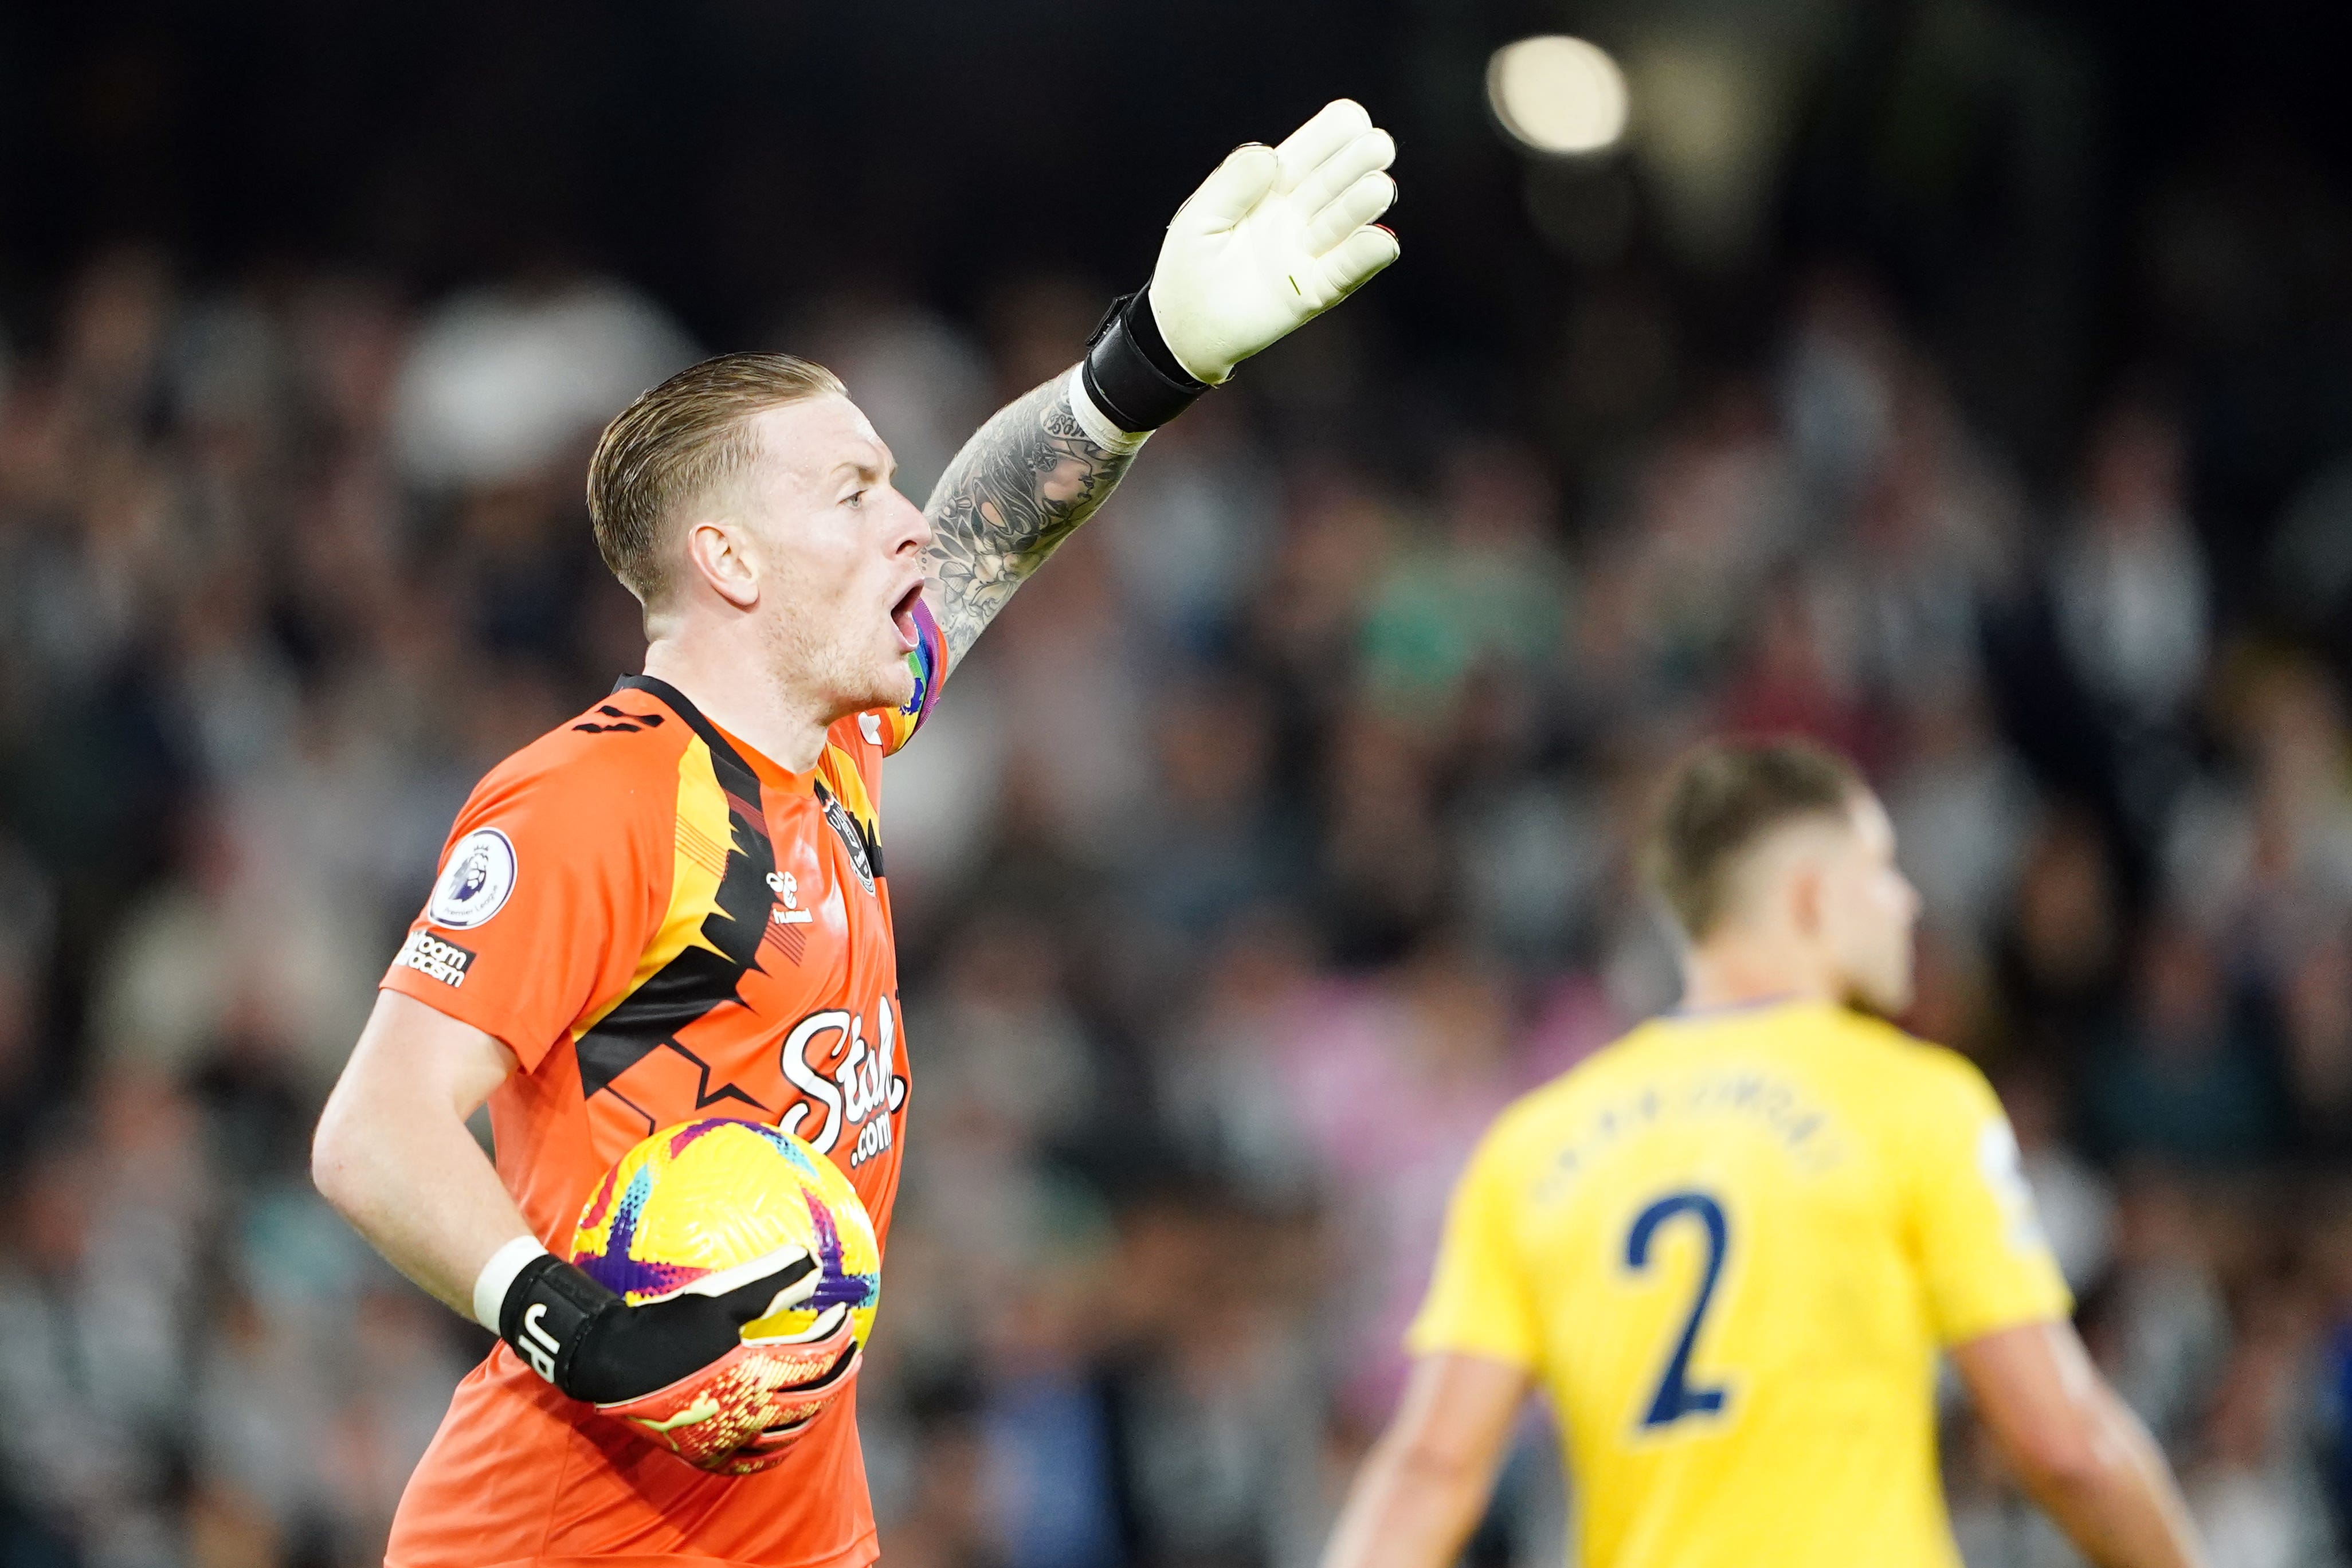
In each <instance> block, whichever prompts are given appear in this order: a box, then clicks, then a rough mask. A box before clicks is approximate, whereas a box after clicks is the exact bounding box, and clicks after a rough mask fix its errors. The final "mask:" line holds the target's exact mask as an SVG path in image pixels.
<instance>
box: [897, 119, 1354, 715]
mask: <svg viewBox="0 0 2352 1568" xmlns="http://www.w3.org/2000/svg"><path fill="white" fill-rule="evenodd" d="M1395 156H1396V143H1395V142H1393V141H1391V139H1390V137H1389V133H1388V132H1385V131H1382V130H1381V129H1380V128H1379V127H1377V126H1375V125H1374V124H1373V123H1372V119H1371V116H1370V114H1367V113H1366V112H1365V111H1364V109H1363V107H1362V106H1361V105H1360V104H1358V103H1355V102H1352V101H1350V100H1347V99H1340V100H1338V101H1337V102H1334V103H1331V104H1328V105H1327V106H1326V107H1325V108H1324V109H1323V110H1322V112H1320V113H1319V114H1318V115H1316V116H1315V118H1314V119H1312V120H1310V121H1307V123H1306V124H1304V125H1302V126H1300V127H1299V128H1298V129H1297V131H1295V132H1291V134H1290V135H1289V136H1288V137H1287V138H1286V139H1285V140H1284V142H1282V144H1281V145H1280V146H1278V147H1268V146H1265V144H1263V143H1261V142H1246V143H1244V144H1243V145H1242V146H1240V147H1237V148H1235V149H1234V151H1233V153H1231V154H1230V155H1228V156H1227V157H1226V159H1225V161H1224V162H1223V163H1220V164H1218V165H1217V167H1216V170H1215V171H1214V172H1213V174H1210V175H1209V177H1208V178H1207V179H1206V180H1204V181H1203V182H1202V184H1201V187H1200V189H1198V190H1196V191H1194V192H1193V193H1192V197H1191V199H1189V200H1188V201H1186V202H1185V203H1184V205H1182V206H1181V208H1179V209H1178V210H1177V213H1176V216H1175V217H1174V218H1173V219H1171V221H1170V223H1169V225H1168V234H1167V237H1166V238H1165V239H1164V240H1163V241H1162V242H1161V244H1160V259H1159V262H1158V264H1157V265H1156V266H1155V267H1154V268H1152V274H1151V281H1150V283H1149V284H1148V285H1147V286H1146V287H1144V288H1142V289H1138V290H1137V291H1136V292H1135V293H1133V294H1130V295H1128V296H1127V297H1125V298H1124V299H1121V300H1118V302H1117V303H1116V304H1114V305H1113V306H1112V307H1111V309H1110V311H1109V313H1108V315H1107V316H1106V317H1105V318H1104V320H1103V324H1102V326H1101V328H1100V329H1099V330H1098V331H1097V332H1096V334H1095V339H1094V342H1092V343H1091V344H1090V345H1088V347H1087V356H1086V358H1085V359H1084V360H1082V361H1080V362H1079V363H1077V364H1076V365H1075V366H1073V367H1072V368H1071V369H1070V371H1069V372H1068V373H1067V374H1064V375H1059V376H1056V377H1055V378H1054V379H1053V380H1052V381H1049V382H1047V383H1046V384H1044V385H1043V386H1040V387H1037V388H1036V389H1035V390H1034V391H1032V392H1030V393H1028V394H1027V395H1024V396H1023V397H1021V398H1020V399H1018V400H1017V401H1015V402H1013V404H1011V405H1007V406H1006V407H1005V408H1004V409H1003V410H1002V411H1001V412H999V413H998V414H997V416H995V417H994V418H992V419H991V420H990V421H989V422H988V423H987V424H986V425H984V426H982V427H981V429H980V432H979V433H978V434H977V435H975V436H973V437H972V438H971V440H970V441H968V442H966V443H965V444H964V447H963V450H962V451H961V452H960V453H958V454H957V456H956V459H955V461H954V462H953V463H951V464H950V465H949V467H948V470H947V472H946V474H945V475H943V476H942V477H941V478H940V482H939V486H938V488H937V489H935V490H934V491H933V492H932V494H931V500H930V504H929V506H928V507H927V508H926V509H925V510H926V511H927V512H928V513H929V517H930V521H931V527H932V530H933V533H934V538H933V541H932V543H931V547H930V550H929V555H928V557H927V568H928V571H929V587H928V590H927V595H926V596H927V597H928V598H929V601H930V604H931V607H932V610H933V613H934V614H935V615H936V616H938V617H939V621H940V628H941V630H942V631H943V632H944V633H945V634H946V638H947V646H948V655H949V659H948V662H949V666H950V668H952V667H953V665H954V663H955V660H956V659H957V658H960V657H961V655H962V654H963V653H964V651H965V650H966V649H968V648H969V647H971V644H972V642H973V640H974V639H975V638H977V637H979V636H980V634H981V631H982V628H984V627H985V626H987V625H988V623H989V622H990V621H991V620H992V619H993V618H994V617H995V616H996V613H997V612H998V611H999V610H1001V609H1003V607H1004V604H1005V601H1006V600H1008V599H1010V598H1011V597H1012V596H1013V590H1014V589H1016V588H1018V587H1019V586H1020V585H1021V584H1022V583H1023V582H1024V581H1025V580H1026V579H1027V578H1028V576H1029V574H1031V573H1032V572H1034V571H1035V570H1036V569H1037V566H1038V564H1039V563H1042V562H1043V561H1044V560H1045V557H1046V556H1048V555H1050V554H1052V553H1053V552H1054V550H1055V547H1056V546H1058V545H1059V544H1060V543H1061V542H1062V541H1063V540H1065V539H1066V538H1068V537H1069V536H1070V534H1071V532H1072V531H1075V530H1076V528H1077V526H1078V525H1079V524H1080V523H1082V522H1084V521H1086V520H1087V518H1088V517H1090V516H1092V515H1093V514H1094V511H1095V509H1096V508H1097V507H1099V506H1100V505H1101V504H1102V503H1103V500H1104V498H1105V497H1107V496H1108V495H1109V494H1110V492H1111V489H1112V488H1113V487H1114V486H1116V485H1117V484H1118V480H1119V477H1120V476H1121V475H1122V474H1124V473H1125V472H1126V471H1127V465H1128V464H1129V461H1131V460H1132V459H1133V458H1134V456H1135V453H1136V451H1137V449H1138V448H1139V447H1141V446H1142V445H1143V442H1144V438H1145V437H1147V436H1149V435H1150V433H1151V432H1152V431H1153V430H1154V429H1156V428H1158V427H1159V426H1161V425H1164V424H1166V423H1167V422H1168V421H1169V420H1171V419H1173V418H1174V417H1175V416H1177V415H1179V414H1181V413H1182V412H1183V411H1184V410H1185V409H1186V408H1187V407H1189V406H1191V405H1192V401H1193V400H1194V399H1195V398H1197V397H1199V396H1201V395H1202V394H1203V393H1206V392H1207V391H1209V389H1210V388H1212V387H1214V386H1218V385H1220V384H1223V383H1224V382H1225V381H1226V380H1228V379H1229V378H1231V377H1232V375H1233V374H1234V367H1235V366H1236V365H1238V364H1239V363H1241V362H1242V361H1244V360H1245V359H1247V358H1249V357H1250V355H1252V354H1254V353H1258V352H1259V351H1260V350H1262V349H1265V348H1267V347H1269V346H1271V345H1272V344H1274V343H1275V342H1278V341H1280V340H1281V339H1282V338H1284V337H1286V336H1287V335H1288V334H1289V333H1290V332H1292V331H1296V330H1297V328H1299V327H1301V326H1303V325H1305V324H1306V323H1307V322H1308V321H1312V320H1314V319H1315V318H1316V317H1317V316H1319V315H1321V314H1322V313H1323V312H1324V311H1325V310H1329V309H1330V308H1331V307H1332V306H1334V305H1336V304H1338V303H1339V301H1340V300H1344V299H1346V298H1347V297H1348V296H1349V294H1351V293H1353V292H1355V290H1356V289H1360V288H1361V287H1362V286H1363V285H1364V283H1365V282H1366V281H1367V280H1369V279H1370V278H1371V277H1372V275H1373V274H1374V273H1376V272H1378V271H1380V270H1381V268H1384V267H1386V266H1387V265H1388V264H1389V263H1390V262H1391V261H1394V260H1395V259H1396V258H1397V241H1396V237H1395V236H1394V235H1393V234H1391V233H1390V232H1389V231H1388V230H1387V229H1385V228H1383V227H1381V226H1380V224H1379V222H1378V221H1377V220H1378V219H1379V218H1380V217H1381V215H1382V214H1383V213H1385V212H1387V211H1388V209H1389V205H1390V204H1391V202H1393V201H1394V200H1395V199H1396V182H1395V181H1394V180H1392V179H1391V178H1390V177H1389V174H1388V173H1387V171H1388V167H1389V164H1390V163H1391V161H1392V160H1393V159H1394V158H1395Z"/></svg>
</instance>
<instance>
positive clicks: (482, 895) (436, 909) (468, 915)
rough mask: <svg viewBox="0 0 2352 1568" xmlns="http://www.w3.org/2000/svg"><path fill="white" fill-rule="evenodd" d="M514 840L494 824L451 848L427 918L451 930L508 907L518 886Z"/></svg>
mask: <svg viewBox="0 0 2352 1568" xmlns="http://www.w3.org/2000/svg"><path fill="white" fill-rule="evenodd" d="M516 869H517V868H516V864H515V847H514V840H512V839H511V838H509V837H507V836H506V835H505V834H503V833H501V832H499V830H498V829H497V828H495V827H478V828H476V829H474V831H473V832H471V833H468V834H467V835H466V837H463V838H461V839H459V840H458V841H457V847H456V848H455V849H452V850H450V851H449V864H448V865H446V866H445V867H444V868H442V870H441V879H440V881H438V882H436V884H434V888H433V901H432V902H431V903H429V904H427V905H425V918H427V919H428V920H430V921H432V922H433V923H434V924H435V925H438V926H447V927H449V928H450V929H451V930H452V931H467V930H470V929H471V928H473V927H475V926H478V925H480V924H482V923H483V922H484V921H488V919H489V918H490V917H491V916H492V915H495V914H497V913H498V912H499V910H502V909H504V908H506V902H507V897H508V895H509V894H510V893H512V892H513V891H514V885H515V872H516Z"/></svg>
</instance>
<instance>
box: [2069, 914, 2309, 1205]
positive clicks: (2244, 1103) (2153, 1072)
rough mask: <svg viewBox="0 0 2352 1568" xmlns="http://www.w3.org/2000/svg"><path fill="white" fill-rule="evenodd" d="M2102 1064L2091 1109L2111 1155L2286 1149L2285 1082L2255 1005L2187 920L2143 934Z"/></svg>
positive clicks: (2220, 1160)
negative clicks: (2281, 1088) (2126, 1001)
mask: <svg viewBox="0 0 2352 1568" xmlns="http://www.w3.org/2000/svg"><path fill="white" fill-rule="evenodd" d="M2093 1070H2094V1073H2095V1078H2094V1087H2093V1088H2092V1089H2091V1090H2090V1091H2089V1094H2088V1096H2087V1100H2086V1105H2085V1110H2086V1112H2087V1115H2088V1119H2089V1125H2090V1129H2091V1133H2092V1136H2093V1138H2094V1140H2095V1147H2097V1148H2098V1149H2099V1150H2100V1151H2101V1152H2105V1154H2107V1155H2108V1156H2109V1157H2110V1158H2113V1159H2116V1160H2121V1161H2126V1162H2132V1161H2145V1160H2154V1161H2158V1162H2163V1163H2175V1164H2180V1165H2187V1166H2200V1167H2206V1168H2212V1167H2217V1166H2219V1167H2227V1166H2245V1165H2250V1164H2252V1163H2255V1162H2257V1161H2260V1160H2263V1159H2264V1158H2267V1157H2271V1156H2274V1155H2276V1154H2277V1153H2279V1152H2281V1151H2282V1149H2283V1147H2284V1132H2285V1127H2284V1114H2283V1113H2284V1107H2283V1106H2282V1105H2281V1104H2280V1102H2279V1095H2278V1084H2277V1080H2276V1078H2275V1076H2274V1073H2273V1067H2272V1063H2271V1062H2270V1061H2269V1060H2268V1059H2266V1053H2265V1052H2264V1050H2263V1041H2262V1040H2261V1038H2260V1037H2259V1036H2258V1034H2257V1031H2256V1026H2255V1025H2254V1022H2253V1020H2252V1018H2251V1017H2250V1016H2249V1009H2248V1008H2247V1006H2246V1005H2245V1003H2244V1002H2243V1000H2242V998H2241V997H2240V996H2238V995H2236V994H2233V992H2232V987H2231V984H2230V980H2229V976H2228V975H2227V974H2226V973H2224V972H2223V969H2222V967H2221V958H2220V955H2219V954H2217V953H2216V952H2214V951H2213V949H2212V947H2211V945H2210V942H2208V940H2207V939H2206V937H2205V936H2204V935H2203V933H2201V932H2200V931H2198V930H2197V929H2196V928H2195V927H2193V926H2190V925H2189V924H2188V923H2187V922H2185V921H2171V920H2167V921H2159V922H2158V924H2157V925H2156V926H2155V927H2154V928H2153V929H2152V930H2151V931H2149V932H2148V934H2147V937H2146V938H2145V939H2144V940H2143V942H2142V943H2141V947H2140V951H2139V952H2138V954H2137V958H2136V959H2135V961H2134V964H2133V977H2132V998H2131V1002H2130V1005H2129V1007H2128V1009H2127V1011H2126V1015H2125V1017H2124V1019H2123V1022H2122V1023H2121V1025H2120V1026H2119V1027H2117V1028H2116V1029H2115V1030H2114V1031H2112V1032H2111V1033H2110V1034H2109V1036H2108V1037H2107V1039H2106V1041H2105V1044H2104V1046H2103V1047H2101V1048H2100V1051H2099V1054H2098V1056H2097V1058H2095V1063H2094V1068H2093Z"/></svg>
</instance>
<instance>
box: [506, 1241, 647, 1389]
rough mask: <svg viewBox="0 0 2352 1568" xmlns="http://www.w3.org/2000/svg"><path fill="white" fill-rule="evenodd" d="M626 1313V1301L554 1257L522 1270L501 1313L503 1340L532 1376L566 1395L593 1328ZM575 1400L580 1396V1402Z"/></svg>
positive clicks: (535, 1262) (525, 1266)
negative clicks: (602, 1320) (606, 1318)
mask: <svg viewBox="0 0 2352 1568" xmlns="http://www.w3.org/2000/svg"><path fill="white" fill-rule="evenodd" d="M617 1310H622V1302H621V1298H620V1297H619V1296H617V1295H615V1294H614V1293H613V1292H612V1291H610V1290H607V1289H604V1286H602V1285H599V1284H597V1283H596V1281H594V1280H593V1279H589V1278H588V1276H587V1275H586V1274H584V1273H583V1272H581V1271H580V1270H579V1269H578V1268H574V1267H572V1265H571V1264H569V1263H566V1262H565V1261H564V1260H563V1259H562V1258H557V1257H555V1256H554V1255H553V1254H551V1253H550V1254H544V1255H542V1256H541V1257H538V1258H532V1259H531V1260H530V1262H529V1263H526V1264H524V1265H523V1268H522V1272H521V1273H520V1274H518V1275H516V1276H515V1279H514V1283H513V1284H511V1285H509V1286H508V1287H507V1298H506V1300H505V1301H503V1302H502V1303H500V1304H499V1338H500V1339H502V1340H504V1341H506V1342H507V1343H509V1344H510V1345H512V1346H513V1347H514V1349H515V1353H516V1354H517V1355H519V1356H520V1357H522V1359H523V1360H524V1361H525V1362H526V1363H529V1364H530V1369H531V1371H533V1372H535V1373H539V1375H540V1376H541V1377H543V1378H545V1379H547V1381H548V1382H550V1383H551V1384H555V1386H556V1387H558V1388H560V1389H562V1391H563V1392H564V1393H566V1394H571V1393H572V1366H573V1363H576V1362H577V1361H578V1360H579V1356H580V1346H581V1342H583V1340H585V1339H586V1338H587V1337H588V1330H589V1327H590V1325H592V1324H593V1323H594V1322H595V1321H597V1320H598V1319H600V1318H603V1317H604V1316H605V1315H606V1314H608V1313H611V1312H614V1311H617ZM575 1397H576V1396H575Z"/></svg>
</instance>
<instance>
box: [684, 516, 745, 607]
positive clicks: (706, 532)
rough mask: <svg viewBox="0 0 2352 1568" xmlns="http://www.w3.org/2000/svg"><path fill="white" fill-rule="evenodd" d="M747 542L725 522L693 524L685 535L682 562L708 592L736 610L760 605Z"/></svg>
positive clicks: (736, 530) (739, 531) (738, 531)
mask: <svg viewBox="0 0 2352 1568" xmlns="http://www.w3.org/2000/svg"><path fill="white" fill-rule="evenodd" d="M686 559H687V564H688V568H689V569H690V570H691V571H692V572H693V573H694V574H695V575H696V576H698V577H699V578H701V580H702V581H703V582H704V583H706V584H709V588H710V591H711V592H712V593H714V594H717V595H719V597H720V598H722V599H724V600H726V601H727V602H728V603H729V604H730V605H734V606H735V607H736V608H737V609H739V610H748V609H750V608H751V606H752V605H756V604H758V603H759V602H760V566H759V563H758V562H757V561H756V560H754V559H753V558H752V556H751V540H750V539H749V538H748V537H746V536H745V535H744V533H743V531H741V530H740V529H738V528H736V527H734V526H733V525H732V524H730V523H725V522H697V523H693V524H690V525H689V526H688V529H687V531H686Z"/></svg>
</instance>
